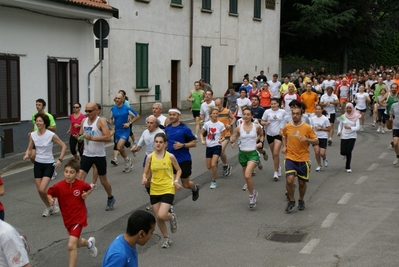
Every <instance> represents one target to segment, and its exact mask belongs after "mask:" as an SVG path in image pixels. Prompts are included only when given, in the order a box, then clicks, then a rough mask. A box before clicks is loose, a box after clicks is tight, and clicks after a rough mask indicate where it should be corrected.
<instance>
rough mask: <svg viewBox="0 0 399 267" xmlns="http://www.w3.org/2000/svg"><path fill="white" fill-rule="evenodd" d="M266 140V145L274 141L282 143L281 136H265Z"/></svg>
mask: <svg viewBox="0 0 399 267" xmlns="http://www.w3.org/2000/svg"><path fill="white" fill-rule="evenodd" d="M266 138H267V143H268V144H271V143H274V140H280V142H282V141H283V137H282V136H281V135H274V136H271V135H267V136H266Z"/></svg>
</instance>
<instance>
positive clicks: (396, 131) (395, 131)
mask: <svg viewBox="0 0 399 267" xmlns="http://www.w3.org/2000/svg"><path fill="white" fill-rule="evenodd" d="M392 136H393V137H399V129H392Z"/></svg>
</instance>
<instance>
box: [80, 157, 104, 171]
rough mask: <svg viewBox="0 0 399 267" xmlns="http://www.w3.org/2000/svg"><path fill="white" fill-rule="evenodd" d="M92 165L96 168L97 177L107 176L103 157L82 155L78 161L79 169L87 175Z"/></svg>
mask: <svg viewBox="0 0 399 267" xmlns="http://www.w3.org/2000/svg"><path fill="white" fill-rule="evenodd" d="M93 164H94V165H96V167H97V171H98V175H101V176H102V175H106V174H107V160H106V158H105V157H87V156H84V155H83V156H82V158H81V159H80V169H81V170H83V171H84V172H85V173H89V171H90V169H91V166H92V165H93Z"/></svg>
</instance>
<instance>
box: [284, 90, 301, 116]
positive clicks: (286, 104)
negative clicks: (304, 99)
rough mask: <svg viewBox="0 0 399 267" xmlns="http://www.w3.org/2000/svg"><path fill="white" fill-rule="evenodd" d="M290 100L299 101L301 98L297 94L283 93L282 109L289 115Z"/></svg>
mask: <svg viewBox="0 0 399 267" xmlns="http://www.w3.org/2000/svg"><path fill="white" fill-rule="evenodd" d="M292 100H298V101H301V98H300V96H299V95H298V94H297V93H293V94H292V95H290V94H289V93H285V94H284V95H283V102H284V109H285V111H286V112H287V113H288V114H291V108H290V103H291V101H292Z"/></svg>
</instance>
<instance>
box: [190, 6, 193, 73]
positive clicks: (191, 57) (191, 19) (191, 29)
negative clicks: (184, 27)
mask: <svg viewBox="0 0 399 267" xmlns="http://www.w3.org/2000/svg"><path fill="white" fill-rule="evenodd" d="M190 5H191V6H190V64H189V66H190V67H191V66H192V65H193V32H194V29H193V28H194V27H193V25H194V0H191V3H190Z"/></svg>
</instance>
